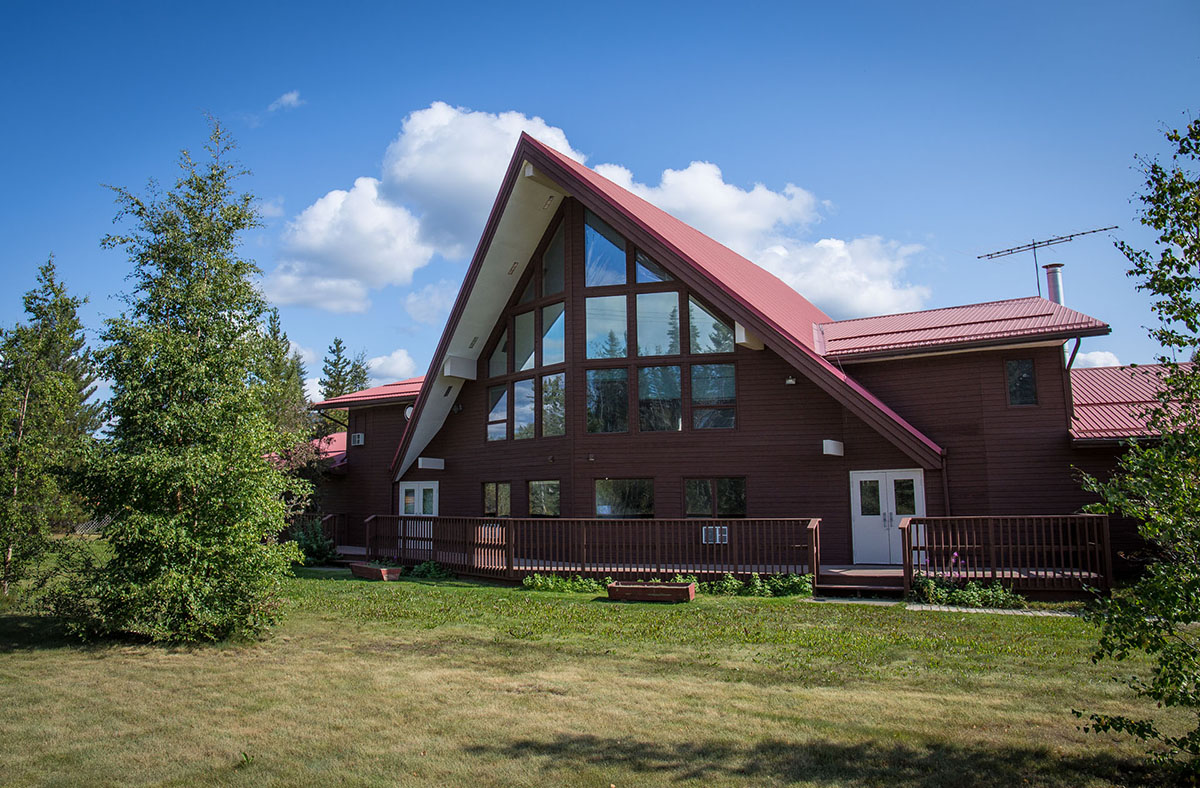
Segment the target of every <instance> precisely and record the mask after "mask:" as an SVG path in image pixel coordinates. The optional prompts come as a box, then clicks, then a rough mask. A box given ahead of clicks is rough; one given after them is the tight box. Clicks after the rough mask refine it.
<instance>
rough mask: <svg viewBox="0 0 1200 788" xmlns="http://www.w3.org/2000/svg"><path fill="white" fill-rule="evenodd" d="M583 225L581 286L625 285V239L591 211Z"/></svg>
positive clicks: (585, 216)
mask: <svg viewBox="0 0 1200 788" xmlns="http://www.w3.org/2000/svg"><path fill="white" fill-rule="evenodd" d="M584 222H585V224H584V231H583V235H584V240H583V243H584V263H583V264H584V274H583V283H584V285H586V286H587V287H603V286H605V285H623V284H625V239H624V238H622V237H621V236H620V235H619V234H618V233H617V231H616V230H614V229H613V228H611V227H609V226H608V225H607V224H605V223H604V221H603V220H602V219H601V218H600V217H599V216H597V215H596V214H594V213H592V212H591V211H587V212H586V213H585V215H584Z"/></svg>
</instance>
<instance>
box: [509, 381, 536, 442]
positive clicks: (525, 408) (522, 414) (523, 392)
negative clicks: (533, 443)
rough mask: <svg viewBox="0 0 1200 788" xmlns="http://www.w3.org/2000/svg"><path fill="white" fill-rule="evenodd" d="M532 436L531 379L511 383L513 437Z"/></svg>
mask: <svg viewBox="0 0 1200 788" xmlns="http://www.w3.org/2000/svg"><path fill="white" fill-rule="evenodd" d="M532 437H533V379H532V378H530V379H529V380H518V381H516V382H515V383H513V438H514V439H520V438H532Z"/></svg>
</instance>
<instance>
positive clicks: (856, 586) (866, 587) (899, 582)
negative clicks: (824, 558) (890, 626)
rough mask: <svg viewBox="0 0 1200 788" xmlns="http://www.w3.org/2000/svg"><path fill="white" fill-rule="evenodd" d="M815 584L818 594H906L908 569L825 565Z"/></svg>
mask: <svg viewBox="0 0 1200 788" xmlns="http://www.w3.org/2000/svg"><path fill="white" fill-rule="evenodd" d="M813 586H814V587H813V591H814V592H815V593H818V594H834V595H842V594H853V595H858V596H862V595H878V596H898V595H901V594H903V593H904V569H903V567H899V566H888V565H884V564H854V565H849V566H822V567H821V571H820V574H818V575H817V578H816V582H815V583H814V584H813Z"/></svg>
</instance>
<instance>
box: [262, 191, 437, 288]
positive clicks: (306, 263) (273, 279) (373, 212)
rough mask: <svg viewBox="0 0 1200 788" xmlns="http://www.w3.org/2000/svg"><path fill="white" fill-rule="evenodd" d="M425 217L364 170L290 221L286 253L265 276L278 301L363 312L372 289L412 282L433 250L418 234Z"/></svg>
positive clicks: (284, 248)
mask: <svg viewBox="0 0 1200 788" xmlns="http://www.w3.org/2000/svg"><path fill="white" fill-rule="evenodd" d="M419 231H420V228H419V223H418V222H417V220H416V218H415V217H414V216H413V215H412V214H411V213H409V212H408V210H407V209H406V208H404V207H403V206H400V205H394V204H392V203H390V202H388V201H387V200H385V199H383V198H381V196H380V194H379V181H377V180H375V179H374V178H359V179H357V180H356V181H355V182H354V187H353V188H352V189H351V190H350V191H343V190H341V189H335V190H334V191H331V192H329V193H328V194H326V195H325V196H324V197H322V198H321V199H319V200H317V201H316V202H314V203H313V204H312V205H310V206H308V207H307V208H305V209H304V211H303V212H302V213H301V214H300V215H299V216H297V217H296V218H295V219H293V220H292V221H290V222H288V226H287V229H286V230H285V231H284V236H283V251H282V260H281V262H280V264H279V266H278V267H277V268H276V269H275V270H274V271H272V272H271V273H270V274H268V275H267V278H266V280H265V282H264V283H263V287H264V290H265V291H266V293H267V296H268V297H269V298H270V299H271V300H272V301H274V302H275V303H279V304H308V305H310V306H318V307H322V308H325V309H328V310H330V311H332V312H365V311H366V310H367V308H368V307H369V306H370V302H369V301H368V300H367V291H368V289H370V288H379V287H384V286H386V285H406V284H408V283H409V282H411V281H412V275H413V272H414V271H416V270H417V269H418V268H420V267H421V266H423V265H425V264H426V263H428V262H429V259H430V258H431V257H432V256H433V250H432V249H431V248H430V247H428V246H426V245H425V244H423V243H421V242H420V240H419V239H418V235H419Z"/></svg>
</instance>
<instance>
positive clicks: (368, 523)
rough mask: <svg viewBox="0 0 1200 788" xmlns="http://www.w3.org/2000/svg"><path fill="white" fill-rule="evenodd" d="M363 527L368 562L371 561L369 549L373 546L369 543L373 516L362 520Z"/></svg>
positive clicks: (373, 522) (373, 521)
mask: <svg viewBox="0 0 1200 788" xmlns="http://www.w3.org/2000/svg"><path fill="white" fill-rule="evenodd" d="M363 526H364V531H365V536H364V540H365V541H366V543H367V545H366V547H367V550H366V553H367V560H368V561H370V560H371V549H372V548H373V547H374V545H373V544H372V543H371V531H372V530H373V529H374V527H375V515H371V516H370V517H368V518H367V519H366V520H364V521H363Z"/></svg>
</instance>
